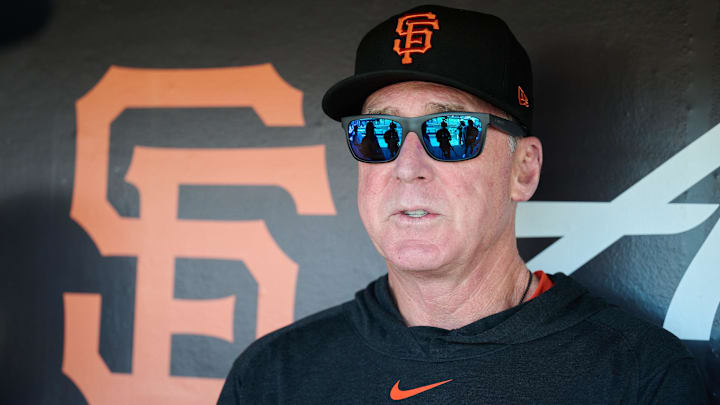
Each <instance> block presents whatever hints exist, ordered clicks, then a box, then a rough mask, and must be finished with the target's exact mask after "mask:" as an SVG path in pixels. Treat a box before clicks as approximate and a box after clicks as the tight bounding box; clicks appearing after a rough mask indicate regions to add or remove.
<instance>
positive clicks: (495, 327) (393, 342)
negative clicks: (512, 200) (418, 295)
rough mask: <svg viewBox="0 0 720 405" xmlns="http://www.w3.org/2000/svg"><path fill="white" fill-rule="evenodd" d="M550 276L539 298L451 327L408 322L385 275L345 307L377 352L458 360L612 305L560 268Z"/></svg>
mask: <svg viewBox="0 0 720 405" xmlns="http://www.w3.org/2000/svg"><path fill="white" fill-rule="evenodd" d="M549 277H550V279H551V280H552V281H553V283H554V286H553V287H552V288H551V289H550V290H548V291H546V292H544V293H543V294H541V295H540V296H539V297H537V298H535V299H533V300H531V301H527V302H525V303H523V304H521V305H518V306H515V307H513V308H509V309H507V310H505V311H502V312H499V313H497V314H494V315H490V316H488V317H485V318H482V319H479V320H477V321H475V322H473V323H471V324H469V325H466V326H463V327H462V328H459V329H453V330H446V329H442V328H435V327H430V326H413V327H407V326H405V323H404V322H403V319H402V316H401V315H400V312H399V311H398V309H397V307H396V305H395V302H394V300H393V298H392V296H391V295H390V288H389V284H388V279H387V275H385V276H383V277H381V278H379V279H377V280H375V281H373V282H372V283H370V284H369V285H368V286H367V288H365V289H364V290H361V291H359V292H358V293H357V294H356V295H355V299H354V300H353V301H350V302H348V303H346V304H345V308H344V309H345V312H346V314H347V316H348V318H349V320H350V322H351V323H352V324H353V327H354V328H355V330H356V332H357V333H358V334H359V335H360V336H361V337H362V338H363V339H364V340H365V341H366V342H367V344H368V345H369V346H371V347H372V348H373V349H374V350H376V351H379V352H381V353H384V354H386V355H388V356H391V357H396V358H402V359H413V360H425V361H449V360H459V359H464V358H469V357H478V356H482V355H485V354H488V353H490V352H493V351H497V350H501V349H503V348H506V347H508V346H509V345H516V344H521V343H525V342H530V341H533V340H536V339H542V338H543V337H545V336H548V335H551V334H553V333H557V332H560V331H563V330H565V329H568V328H570V327H572V326H574V325H576V324H578V323H580V322H582V321H583V320H585V319H587V318H588V317H590V316H592V315H593V314H595V313H597V312H599V311H601V310H603V309H606V308H608V307H610V304H608V303H606V302H605V301H604V300H602V299H601V298H598V297H593V296H591V295H589V293H588V291H587V290H586V289H585V288H584V287H582V286H581V285H580V284H578V283H577V282H576V281H574V280H573V279H571V278H570V277H567V276H565V275H564V274H562V273H557V274H554V275H550V276H549Z"/></svg>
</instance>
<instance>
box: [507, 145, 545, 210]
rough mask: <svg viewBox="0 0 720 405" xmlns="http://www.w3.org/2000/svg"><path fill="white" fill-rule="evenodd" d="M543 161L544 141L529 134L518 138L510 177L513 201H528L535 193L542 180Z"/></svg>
mask: <svg viewBox="0 0 720 405" xmlns="http://www.w3.org/2000/svg"><path fill="white" fill-rule="evenodd" d="M542 161H543V154H542V143H540V140H539V139H538V138H535V137H534V136H529V137H526V138H520V139H518V143H517V147H516V148H515V152H514V153H513V166H512V176H511V178H510V182H511V183H510V198H511V199H512V201H514V202H520V201H527V200H529V199H530V197H532V195H533V194H535V190H536V189H537V186H538V183H539V182H540V168H541V167H542Z"/></svg>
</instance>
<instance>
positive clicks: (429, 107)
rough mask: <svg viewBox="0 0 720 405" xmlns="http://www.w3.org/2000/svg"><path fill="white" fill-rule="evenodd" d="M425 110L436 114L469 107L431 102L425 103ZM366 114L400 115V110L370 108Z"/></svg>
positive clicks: (459, 110) (464, 109)
mask: <svg viewBox="0 0 720 405" xmlns="http://www.w3.org/2000/svg"><path fill="white" fill-rule="evenodd" d="M425 110H426V111H427V113H428V114H436V113H442V112H448V111H458V112H461V111H462V112H464V111H466V110H467V109H466V108H465V107H463V106H462V105H460V104H445V103H435V102H430V103H427V104H425ZM366 114H384V115H398V110H397V109H396V108H393V107H383V108H370V109H368V111H367V113H366Z"/></svg>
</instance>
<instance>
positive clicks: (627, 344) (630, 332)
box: [584, 305, 704, 404]
mask: <svg viewBox="0 0 720 405" xmlns="http://www.w3.org/2000/svg"><path fill="white" fill-rule="evenodd" d="M584 323H585V324H586V325H587V326H588V327H589V328H590V329H591V330H592V331H593V335H594V338H593V339H594V340H595V339H597V340H595V342H596V343H598V345H597V346H596V347H598V348H603V347H605V348H607V351H605V353H606V354H610V353H612V354H610V356H611V357H612V358H613V360H611V363H613V364H619V363H623V364H628V363H629V364H632V365H633V366H632V367H631V369H632V370H634V371H633V372H632V373H631V374H630V375H632V380H633V381H634V382H635V383H634V385H635V389H636V390H637V393H638V394H637V395H638V399H637V402H638V403H656V402H659V403H679V402H677V401H682V402H684V403H692V404H694V403H704V399H703V398H704V385H703V382H702V377H701V374H700V370H699V368H698V365H697V362H696V360H695V358H694V357H693V356H692V355H691V354H690V352H689V351H688V349H687V348H686V347H685V345H684V344H683V342H682V341H681V340H680V339H678V338H677V337H676V336H675V335H673V334H672V333H670V332H668V331H667V330H665V329H663V328H662V327H660V326H658V325H654V324H652V323H650V322H648V321H646V320H643V319H640V318H638V317H636V316H633V315H631V314H629V313H628V312H625V311H623V310H621V309H619V308H617V307H616V306H613V305H608V306H606V307H605V308H603V309H602V310H600V311H598V312H596V313H594V314H593V315H591V316H590V317H588V318H587V319H586V320H585V322H584ZM599 351H603V350H602V349H600V350H599ZM621 359H622V360H621ZM626 361H627V362H628V363H625V362H626ZM628 371H629V370H628ZM630 375H628V376H630Z"/></svg>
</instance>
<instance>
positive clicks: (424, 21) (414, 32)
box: [393, 13, 440, 65]
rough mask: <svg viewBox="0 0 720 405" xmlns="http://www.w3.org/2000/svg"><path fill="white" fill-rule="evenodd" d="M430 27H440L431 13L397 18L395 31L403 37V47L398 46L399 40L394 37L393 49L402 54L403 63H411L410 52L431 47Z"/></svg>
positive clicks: (422, 50)
mask: <svg viewBox="0 0 720 405" xmlns="http://www.w3.org/2000/svg"><path fill="white" fill-rule="evenodd" d="M432 29H435V30H438V29H440V25H439V22H438V20H437V17H436V16H435V14H433V13H413V14H405V15H404V16H402V17H400V18H398V23H397V28H396V29H395V31H396V32H397V33H398V34H399V35H400V36H401V37H403V36H404V37H405V44H404V45H403V46H404V47H403V48H401V47H400V40H399V39H395V41H394V43H393V50H394V51H395V52H396V53H397V54H398V55H400V56H402V57H403V58H402V63H403V65H407V64H409V63H412V57H411V56H410V54H411V53H425V52H427V50H428V49H430V48H432V43H431V42H430V41H431V39H432V34H433V32H432ZM416 45H421V46H416Z"/></svg>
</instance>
